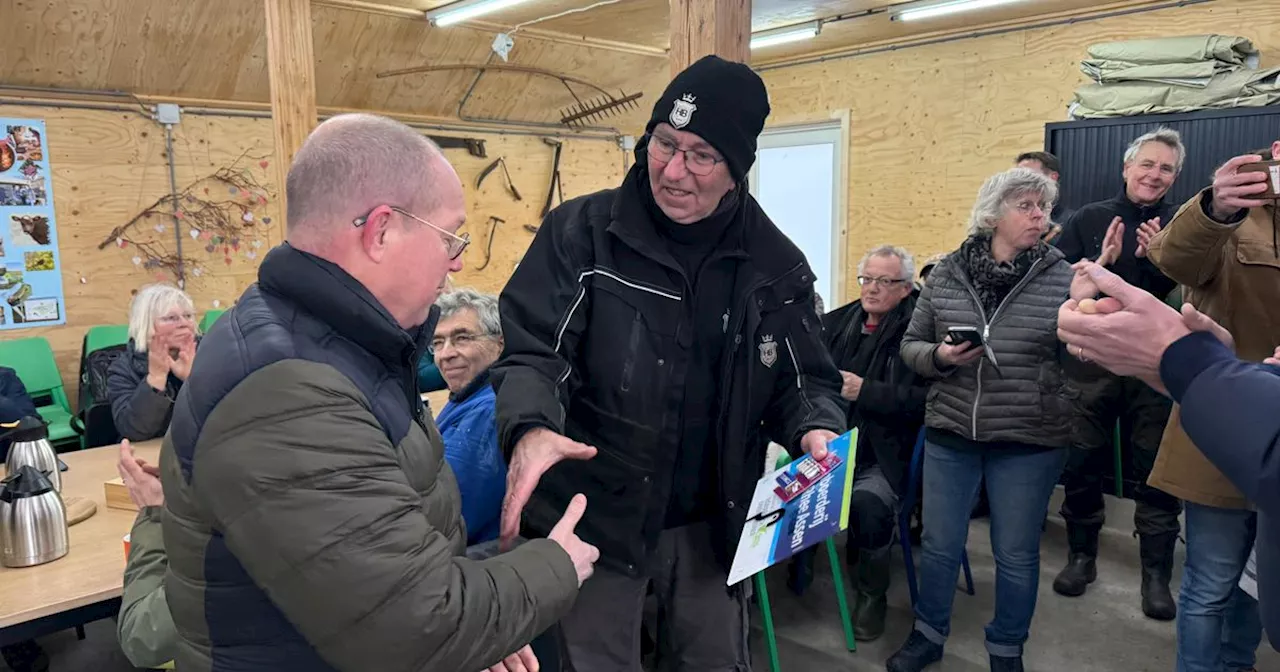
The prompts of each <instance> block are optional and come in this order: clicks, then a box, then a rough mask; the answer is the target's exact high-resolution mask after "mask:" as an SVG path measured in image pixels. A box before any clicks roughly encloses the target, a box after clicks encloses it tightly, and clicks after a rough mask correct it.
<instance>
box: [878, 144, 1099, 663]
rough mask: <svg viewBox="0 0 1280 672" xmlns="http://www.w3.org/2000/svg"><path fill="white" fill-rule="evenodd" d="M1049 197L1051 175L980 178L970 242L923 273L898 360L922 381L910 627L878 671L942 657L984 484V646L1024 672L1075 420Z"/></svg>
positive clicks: (1061, 271) (1065, 283)
mask: <svg viewBox="0 0 1280 672" xmlns="http://www.w3.org/2000/svg"><path fill="white" fill-rule="evenodd" d="M1057 195H1058V189H1057V186H1056V185H1055V184H1054V183H1053V181H1052V180H1050V179H1049V178H1048V177H1045V176H1044V175H1042V174H1041V173H1039V172H1036V171H1033V170H1028V169H1026V168H1014V169H1012V170H1008V171H1005V172H1002V173H999V174H996V175H994V176H992V177H991V178H989V179H988V180H987V181H986V183H985V184H983V185H982V188H981V190H979V192H978V198H977V202H976V203H975V204H974V206H973V213H972V215H971V217H970V221H969V237H968V238H967V239H966V240H965V241H964V242H963V243H962V244H961V245H960V249H958V250H956V251H955V252H953V253H951V254H950V255H949V256H947V257H946V258H945V259H943V260H942V261H941V262H939V263H938V265H937V267H936V268H934V269H933V272H932V273H931V274H930V275H929V281H928V284H926V285H925V288H924V291H923V293H922V294H921V296H920V299H919V301H918V302H917V304H916V309H915V313H914V314H913V315H912V318H911V325H910V327H908V329H907V333H906V336H904V337H903V339H902V358H903V360H904V361H905V362H906V364H907V366H908V367H910V368H912V369H913V370H915V371H916V373H918V374H920V375H921V376H923V377H925V378H927V379H930V380H932V381H933V382H932V384H931V388H930V390H929V395H928V401H927V405H926V411H925V426H926V441H925V455H924V530H925V532H924V540H923V551H922V553H921V556H920V587H919V599H918V600H917V602H916V604H915V614H916V625H915V629H914V630H913V631H912V633H911V636H910V637H909V638H908V639H907V641H906V643H905V644H903V646H902V648H901V649H900V650H899V651H898V652H897V653H895V654H894V655H893V657H891V658H890V659H889V661H888V663H887V664H886V666H887V669H888V670H889V672H918V671H919V670H922V669H924V668H925V667H926V666H928V665H930V664H932V663H935V662H937V661H938V660H940V659H941V658H942V650H943V644H944V643H945V642H946V638H947V635H948V634H949V633H950V630H951V606H952V599H953V598H954V596H955V592H956V590H955V582H956V574H957V572H958V570H959V568H960V556H961V552H962V551H963V550H964V546H965V542H966V539H967V537H968V533H969V511H970V509H971V508H972V507H973V503H974V501H975V499H976V498H977V496H978V489H979V487H980V486H981V484H982V482H983V480H984V478H985V481H986V492H987V497H988V499H989V501H990V504H991V545H992V548H993V550H994V555H995V561H996V605H995V617H994V618H993V619H992V621H991V623H990V624H989V625H987V628H986V643H987V652H988V655H989V657H990V661H991V670H992V671H993V672H1005V671H1009V672H1014V671H1021V670H1022V669H1023V668H1022V647H1023V643H1024V642H1025V641H1026V640H1027V634H1028V632H1029V629H1030V625H1031V617H1032V614H1033V613H1034V612H1035V607H1036V591H1037V589H1038V586H1039V575H1040V525H1041V523H1042V522H1043V520H1044V514H1045V509H1046V508H1047V506H1048V503H1049V495H1050V493H1051V492H1052V491H1053V486H1054V485H1055V484H1056V483H1057V481H1058V476H1059V474H1060V473H1061V471H1062V467H1063V464H1064V463H1065V461H1066V457H1067V447H1068V445H1069V443H1070V438H1071V427H1072V421H1073V417H1074V415H1075V413H1074V405H1073V403H1072V400H1071V397H1072V393H1071V392H1070V388H1068V386H1067V382H1066V376H1065V374H1064V371H1063V367H1062V363H1061V362H1062V360H1063V359H1064V358H1065V357H1066V354H1065V351H1063V349H1062V344H1061V343H1060V342H1059V341H1058V337H1057V316H1058V307H1059V306H1061V305H1062V303H1063V301H1065V300H1066V299H1067V296H1068V294H1070V293H1071V291H1070V290H1071V285H1072V278H1073V275H1074V274H1073V272H1072V270H1071V266H1070V265H1068V264H1067V262H1066V261H1064V260H1063V256H1062V253H1061V252H1059V251H1058V250H1057V249H1056V248H1053V247H1051V246H1050V245H1048V244H1047V243H1045V242H1043V240H1042V239H1041V236H1042V235H1043V234H1044V232H1045V229H1046V227H1047V226H1048V225H1049V213H1050V211H1052V209H1053V203H1054V200H1055V199H1056V198H1057ZM1083 290H1084V288H1083V287H1082V288H1081V292H1080V293H1081V294H1082V296H1083ZM956 328H972V329H975V330H976V331H977V333H978V334H979V335H980V336H981V343H982V344H981V345H979V344H972V343H968V342H967V341H958V342H957V341H953V340H952V339H951V337H949V336H948V333H949V332H951V331H952V330H954V329H956Z"/></svg>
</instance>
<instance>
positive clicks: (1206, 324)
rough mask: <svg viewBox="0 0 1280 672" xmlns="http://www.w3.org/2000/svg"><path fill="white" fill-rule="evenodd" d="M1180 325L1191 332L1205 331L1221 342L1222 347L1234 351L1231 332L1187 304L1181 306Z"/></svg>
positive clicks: (1233, 340)
mask: <svg viewBox="0 0 1280 672" xmlns="http://www.w3.org/2000/svg"><path fill="white" fill-rule="evenodd" d="M1181 312H1182V323H1183V324H1184V325H1186V327H1187V328H1188V329H1190V330H1191V331H1207V332H1209V333H1211V334H1213V337H1214V338H1216V339H1218V340H1219V341H1221V342H1222V344H1223V345H1225V346H1227V347H1228V348H1231V349H1232V350H1233V351H1234V350H1235V349H1236V339H1235V338H1234V337H1232V336H1231V332H1229V331H1227V328H1226V327H1224V326H1222V325H1221V324H1218V323H1217V322H1214V321H1213V319H1212V318H1210V317H1209V316H1208V315H1205V314H1204V313H1202V312H1200V311H1198V310H1196V307H1195V306H1193V305H1191V304H1189V303H1184V304H1182V311H1181Z"/></svg>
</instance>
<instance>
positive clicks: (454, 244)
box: [351, 205, 471, 261]
mask: <svg viewBox="0 0 1280 672" xmlns="http://www.w3.org/2000/svg"><path fill="white" fill-rule="evenodd" d="M387 207H388V208H391V210H393V211H395V212H398V213H400V214H402V215H404V216H405V217H408V218H409V219H412V220H414V221H417V222H419V223H422V224H426V225H427V226H429V227H431V228H433V229H435V230H436V231H438V232H439V233H440V235H441V236H442V237H443V238H444V248H445V253H446V254H448V255H449V261H453V260H454V259H457V258H458V257H460V256H462V251H463V250H465V249H467V246H468V245H470V244H471V234H469V233H464V234H462V235H461V236H459V235H458V234H456V233H449V232H448V231H445V230H444V229H442V228H440V227H438V226H436V225H435V224H432V223H431V222H428V221H427V220H425V219H423V218H421V217H419V216H417V215H415V214H413V213H412V212H409V211H408V210H405V209H404V208H398V207H396V206H394V205H388V206H387ZM369 214H373V213H372V211H371V212H370V213H369ZM368 221H369V215H365V216H363V217H356V218H355V219H354V220H352V222H351V223H352V224H354V225H355V226H356V227H357V228H359V227H361V226H364V225H365V224H366V223H367V222H368Z"/></svg>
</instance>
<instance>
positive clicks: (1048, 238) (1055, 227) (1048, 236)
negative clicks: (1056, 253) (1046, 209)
mask: <svg viewBox="0 0 1280 672" xmlns="http://www.w3.org/2000/svg"><path fill="white" fill-rule="evenodd" d="M1061 235H1062V225H1061V224H1055V223H1053V222H1050V223H1049V228H1048V229H1045V232H1044V235H1042V236H1040V239H1041V240H1043V241H1044V242H1046V243H1050V244H1052V243H1053V241H1055V240H1057V239H1058V236H1061Z"/></svg>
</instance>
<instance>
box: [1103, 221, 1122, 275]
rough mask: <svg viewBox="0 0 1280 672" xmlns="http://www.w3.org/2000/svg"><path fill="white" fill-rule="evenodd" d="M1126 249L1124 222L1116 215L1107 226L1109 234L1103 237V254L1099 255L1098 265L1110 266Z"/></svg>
mask: <svg viewBox="0 0 1280 672" xmlns="http://www.w3.org/2000/svg"><path fill="white" fill-rule="evenodd" d="M1123 250H1124V222H1123V221H1122V220H1121V219H1120V218H1119V217H1116V218H1115V219H1112V220H1111V225H1110V226H1108V227H1107V235H1105V236H1103V238H1102V254H1099V255H1098V262H1097V263H1098V265H1100V266H1110V265H1112V264H1114V263H1116V259H1119V258H1120V252H1122V251H1123Z"/></svg>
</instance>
